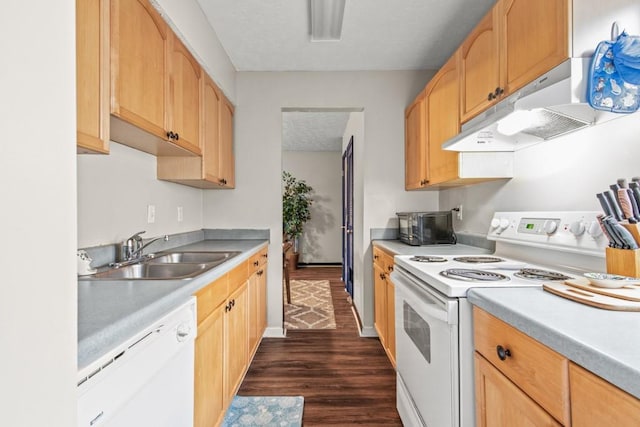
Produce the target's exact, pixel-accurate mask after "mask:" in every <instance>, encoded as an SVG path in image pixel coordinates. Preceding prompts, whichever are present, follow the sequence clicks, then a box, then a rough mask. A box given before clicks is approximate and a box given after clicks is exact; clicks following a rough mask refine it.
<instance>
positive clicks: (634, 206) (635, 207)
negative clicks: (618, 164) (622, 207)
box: [617, 178, 640, 224]
mask: <svg viewBox="0 0 640 427" xmlns="http://www.w3.org/2000/svg"><path fill="white" fill-rule="evenodd" d="M617 183H618V187H619V188H621V189H624V190H625V191H626V192H627V197H628V198H629V203H630V204H631V210H632V212H633V217H634V218H635V219H636V220H638V221H640V207H639V206H640V204H639V203H638V200H636V198H635V195H634V194H633V191H632V190H631V189H630V188H629V186H628V185H627V180H626V179H624V178H618V181H617ZM636 185H637V184H636ZM620 197H621V196H620V195H618V198H620ZM631 223H632V224H633V222H631Z"/></svg>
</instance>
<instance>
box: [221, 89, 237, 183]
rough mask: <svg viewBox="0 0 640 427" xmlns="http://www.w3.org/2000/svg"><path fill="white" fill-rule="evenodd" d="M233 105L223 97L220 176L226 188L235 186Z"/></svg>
mask: <svg viewBox="0 0 640 427" xmlns="http://www.w3.org/2000/svg"><path fill="white" fill-rule="evenodd" d="M233 114H234V111H233V105H231V103H230V102H229V101H228V100H227V98H225V97H222V103H221V105H220V177H221V179H222V184H223V186H224V187H226V188H234V187H235V185H236V181H235V158H234V155H233Z"/></svg>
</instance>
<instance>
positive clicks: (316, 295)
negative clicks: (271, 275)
mask: <svg viewBox="0 0 640 427" xmlns="http://www.w3.org/2000/svg"><path fill="white" fill-rule="evenodd" d="M284 326H285V328H286V329H335V328H336V318H335V315H334V314H333V301H332V299H331V287H330V286H329V281H328V280H292V281H291V304H286V299H285V305H284Z"/></svg>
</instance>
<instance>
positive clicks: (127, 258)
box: [109, 231, 169, 268]
mask: <svg viewBox="0 0 640 427" xmlns="http://www.w3.org/2000/svg"><path fill="white" fill-rule="evenodd" d="M144 233H145V231H139V232H138V233H136V234H134V235H133V236H131V237H129V238H128V239H127V240H125V241H124V242H122V247H121V250H120V259H121V262H117V263H111V264H109V265H110V266H111V267H116V268H118V267H122V266H125V265H128V264H133V263H136V262H139V261H141V260H142V259H143V258H144V257H145V256H144V253H143V250H144V248H146V247H147V246H149V245H150V244H152V243H153V242H155V241H156V240H160V239H162V240H164V241H165V242H166V241H168V240H169V236H168V235H164V236H161V237H156V238H155V239H151V240H149V241H148V242H147V243H144V244H143V242H142V237H141V236H140V235H141V234H144Z"/></svg>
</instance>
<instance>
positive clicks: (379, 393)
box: [238, 267, 402, 427]
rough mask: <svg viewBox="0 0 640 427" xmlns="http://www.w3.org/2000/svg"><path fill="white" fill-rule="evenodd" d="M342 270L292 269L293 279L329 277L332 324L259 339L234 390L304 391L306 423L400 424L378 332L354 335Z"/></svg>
mask: <svg viewBox="0 0 640 427" xmlns="http://www.w3.org/2000/svg"><path fill="white" fill-rule="evenodd" d="M340 275H341V269H340V267H305V268H300V269H298V270H296V271H292V273H291V278H292V279H308V280H323V279H328V280H329V281H330V283H331V297H332V299H333V306H334V310H335V316H336V329H326V330H290V331H287V337H286V338H284V339H282V338H265V339H263V340H262V343H261V344H260V347H259V348H258V351H257V353H256V356H255V358H254V360H253V363H252V364H251V367H250V368H249V371H248V373H247V375H246V377H245V379H244V382H243V383H242V386H241V387H240V390H239V392H238V394H240V395H244V396H250V395H254V396H259V395H260V396H304V414H303V425H304V426H305V427H309V426H327V425H332V426H349V425H358V424H359V425H365V426H381V425H385V426H389V425H391V426H401V425H402V423H401V422H400V417H399V416H398V412H397V411H396V383H395V381H396V378H395V371H394V369H393V367H392V366H391V363H390V362H389V359H387V356H386V354H385V352H384V350H383V349H382V346H381V345H380V342H379V341H378V339H377V338H360V336H359V335H358V328H357V325H356V322H355V319H354V317H353V313H352V311H351V306H350V304H349V302H348V300H347V296H348V294H347V293H346V292H345V290H344V284H343V282H342V280H341V279H340Z"/></svg>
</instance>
